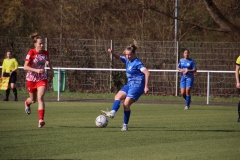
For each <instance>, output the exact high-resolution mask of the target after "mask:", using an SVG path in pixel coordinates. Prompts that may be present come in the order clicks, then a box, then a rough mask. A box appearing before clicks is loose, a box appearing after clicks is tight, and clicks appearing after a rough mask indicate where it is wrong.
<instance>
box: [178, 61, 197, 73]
mask: <svg viewBox="0 0 240 160" xmlns="http://www.w3.org/2000/svg"><path fill="white" fill-rule="evenodd" d="M178 68H181V69H183V70H192V69H196V64H195V62H194V60H193V59H191V58H189V59H184V58H181V59H180V61H179V63H178ZM181 76H184V77H186V78H192V77H194V73H193V72H187V74H185V75H184V74H183V73H182V72H181Z"/></svg>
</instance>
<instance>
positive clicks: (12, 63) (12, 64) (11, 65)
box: [2, 51, 18, 101]
mask: <svg viewBox="0 0 240 160" xmlns="http://www.w3.org/2000/svg"><path fill="white" fill-rule="evenodd" d="M17 69H18V62H17V60H16V59H15V58H13V57H12V52H11V51H7V53H6V58H5V59H4V60H3V63H2V77H10V79H9V85H8V89H7V90H6V98H5V99H4V101H8V100H9V94H10V88H11V89H12V91H13V94H14V97H15V98H14V101H18V97H17V89H16V86H15V83H16V81H17V72H16V70H17Z"/></svg>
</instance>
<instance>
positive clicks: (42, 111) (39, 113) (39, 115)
mask: <svg viewBox="0 0 240 160" xmlns="http://www.w3.org/2000/svg"><path fill="white" fill-rule="evenodd" d="M44 113H45V110H38V119H39V120H40V119H42V120H43V118H44Z"/></svg>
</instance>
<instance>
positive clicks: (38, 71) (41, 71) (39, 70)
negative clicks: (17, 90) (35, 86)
mask: <svg viewBox="0 0 240 160" xmlns="http://www.w3.org/2000/svg"><path fill="white" fill-rule="evenodd" d="M44 72H45V70H44V69H38V70H37V73H44Z"/></svg>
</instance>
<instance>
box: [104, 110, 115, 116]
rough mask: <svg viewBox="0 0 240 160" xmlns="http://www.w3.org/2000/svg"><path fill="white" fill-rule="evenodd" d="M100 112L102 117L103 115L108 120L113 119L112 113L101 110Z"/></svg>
mask: <svg viewBox="0 0 240 160" xmlns="http://www.w3.org/2000/svg"><path fill="white" fill-rule="evenodd" d="M101 112H102V115H104V116H106V117H109V118H114V116H115V113H114V112H112V111H103V110H101Z"/></svg>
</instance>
